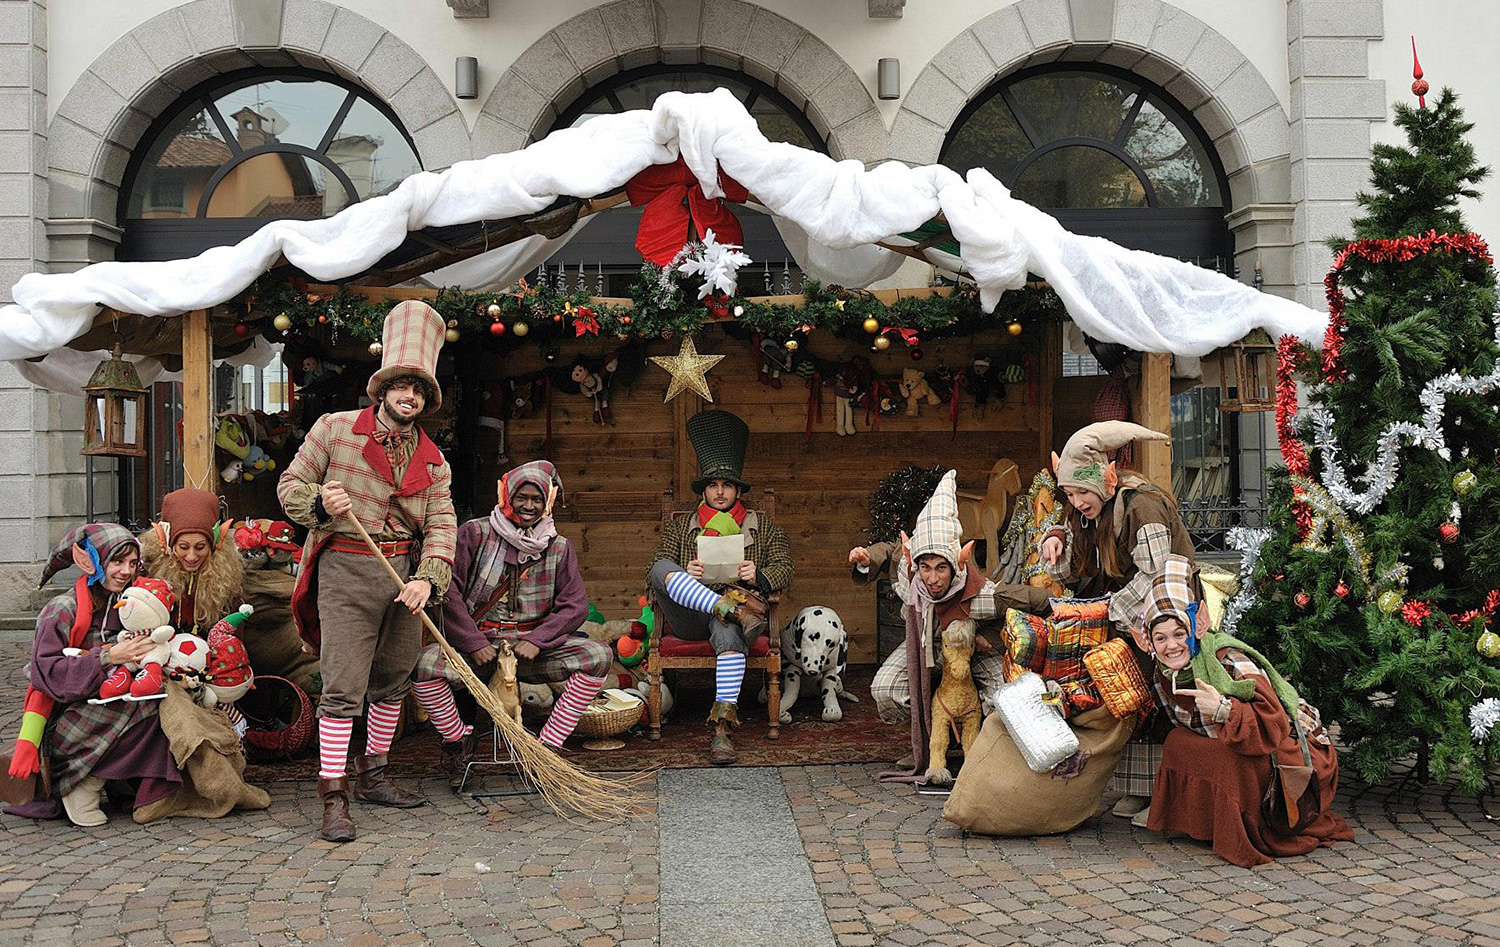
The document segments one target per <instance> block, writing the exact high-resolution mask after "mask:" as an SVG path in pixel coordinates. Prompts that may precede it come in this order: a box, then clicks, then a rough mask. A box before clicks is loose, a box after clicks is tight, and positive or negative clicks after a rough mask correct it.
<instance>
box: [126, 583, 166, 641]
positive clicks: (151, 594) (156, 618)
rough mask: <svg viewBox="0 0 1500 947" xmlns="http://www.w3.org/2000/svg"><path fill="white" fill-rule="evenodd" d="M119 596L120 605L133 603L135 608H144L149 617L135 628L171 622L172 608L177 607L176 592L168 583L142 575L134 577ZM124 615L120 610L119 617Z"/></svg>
mask: <svg viewBox="0 0 1500 947" xmlns="http://www.w3.org/2000/svg"><path fill="white" fill-rule="evenodd" d="M120 597H121V599H123V602H122V605H123V604H125V603H131V604H134V605H135V606H136V607H137V608H142V609H145V610H146V614H147V615H149V616H150V617H151V620H150V621H149V622H141V623H139V624H137V625H136V627H137V628H159V627H161V626H162V625H169V624H171V623H172V609H173V608H176V607H177V593H176V592H174V591H172V586H171V584H170V583H168V582H166V581H164V580H162V579H153V578H151V577H150V576H143V577H142V578H139V579H136V580H135V582H133V583H132V584H131V586H130V588H128V589H126V590H125V591H124V592H123V593H122V594H121V596H120ZM124 617H125V616H124V613H123V612H122V613H121V618H122V619H123V618H124Z"/></svg>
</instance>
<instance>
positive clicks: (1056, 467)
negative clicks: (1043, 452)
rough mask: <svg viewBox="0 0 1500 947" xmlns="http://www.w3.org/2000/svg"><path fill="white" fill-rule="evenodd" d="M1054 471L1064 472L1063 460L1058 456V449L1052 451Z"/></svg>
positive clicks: (1057, 472) (1056, 472)
mask: <svg viewBox="0 0 1500 947" xmlns="http://www.w3.org/2000/svg"><path fill="white" fill-rule="evenodd" d="M1052 472H1053V473H1055V474H1060V473H1062V460H1061V458H1059V457H1058V456H1057V451H1053V452H1052Z"/></svg>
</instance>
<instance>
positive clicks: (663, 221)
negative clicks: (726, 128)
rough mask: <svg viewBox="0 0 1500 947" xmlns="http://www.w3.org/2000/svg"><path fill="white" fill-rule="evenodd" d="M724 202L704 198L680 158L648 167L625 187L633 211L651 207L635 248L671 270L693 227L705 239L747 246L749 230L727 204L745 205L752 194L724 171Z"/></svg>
mask: <svg viewBox="0 0 1500 947" xmlns="http://www.w3.org/2000/svg"><path fill="white" fill-rule="evenodd" d="M719 188H720V190H722V191H723V192H724V196H723V197H722V198H714V199H712V200H710V199H709V198H707V197H705V196H704V195H703V189H702V188H701V187H699V186H698V179H697V177H695V176H694V174H693V172H692V171H690V170H688V166H687V163H686V162H684V161H683V160H682V159H681V158H678V159H677V160H676V161H674V162H672V163H671V164H658V165H653V166H652V167H649V168H647V169H646V170H644V171H642V172H641V173H640V174H637V175H636V176H635V177H633V178H631V179H630V180H629V181H627V182H626V183H625V194H626V196H628V197H629V198H630V203H631V206H633V207H639V206H641V205H642V204H645V205H646V210H645V213H643V214H642V215H641V226H640V229H639V230H637V231H636V235H635V248H636V249H637V250H639V251H641V256H642V257H643V258H644V259H645V260H647V261H648V262H651V263H655V264H657V265H658V266H666V265H667V264H669V263H671V262H672V258H673V257H674V256H676V255H677V252H678V251H679V250H681V249H682V248H683V247H684V246H686V245H687V240H688V224H689V223H691V224H692V226H693V228H694V229H695V230H696V231H697V233H698V235H699V236H700V237H701V236H702V235H703V234H705V233H707V232H708V231H710V230H712V231H713V232H714V238H715V239H717V240H718V241H719V242H720V243H732V244H734V245H736V246H743V245H744V242H745V231H744V230H743V229H742V228H741V227H740V222H739V221H738V220H737V219H735V216H734V214H733V213H732V212H731V211H730V210H729V207H728V206H727V204H726V203H725V202H726V201H733V202H734V203H736V204H743V203H745V201H746V200H747V199H749V197H750V192H749V191H747V190H745V188H744V185H742V184H740V182H738V181H736V180H735V179H734V178H732V177H730V176H729V175H727V174H725V173H724V172H723V171H722V170H720V171H719Z"/></svg>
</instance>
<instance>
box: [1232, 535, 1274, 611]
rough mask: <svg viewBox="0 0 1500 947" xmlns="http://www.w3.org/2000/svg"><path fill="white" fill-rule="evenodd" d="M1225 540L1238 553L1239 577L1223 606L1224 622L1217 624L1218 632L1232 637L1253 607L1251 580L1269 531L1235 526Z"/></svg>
mask: <svg viewBox="0 0 1500 947" xmlns="http://www.w3.org/2000/svg"><path fill="white" fill-rule="evenodd" d="M1226 538H1227V540H1228V542H1229V545H1230V547H1231V548H1233V549H1236V550H1238V551H1239V553H1240V576H1239V588H1238V589H1236V590H1235V593H1234V598H1232V599H1230V600H1229V604H1228V605H1226V606H1224V620H1223V621H1222V622H1220V623H1219V630H1220V631H1222V632H1223V633H1224V634H1226V635H1233V634H1234V631H1235V628H1237V627H1238V626H1239V623H1240V618H1241V617H1242V616H1244V614H1245V612H1247V611H1249V610H1250V608H1251V607H1252V606H1254V605H1255V584H1254V582H1252V581H1251V579H1252V578H1253V577H1254V575H1255V566H1256V564H1257V563H1258V562H1260V547H1261V546H1263V545H1265V542H1266V540H1268V539H1270V538H1271V531H1270V530H1269V529H1266V528H1264V527H1257V528H1254V529H1252V528H1250V527H1247V526H1236V527H1234V528H1233V529H1231V530H1230V531H1229V535H1228V536H1227V537H1226Z"/></svg>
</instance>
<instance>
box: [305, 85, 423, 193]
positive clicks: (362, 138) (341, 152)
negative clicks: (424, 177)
mask: <svg viewBox="0 0 1500 947" xmlns="http://www.w3.org/2000/svg"><path fill="white" fill-rule="evenodd" d="M325 154H327V155H328V159H329V160H330V161H332V162H333V163H334V164H336V165H338V166H339V167H340V168H341V169H343V172H344V173H345V174H347V175H348V176H349V180H350V181H351V182H353V184H354V190H355V192H356V193H358V194H359V198H360V200H364V199H365V198H367V197H374V196H375V195H377V194H385V193H387V192H389V191H391V190H393V189H394V188H395V187H396V185H398V184H400V183H401V182H402V181H403V180H405V179H406V177H407V176H409V175H412V174H416V173H417V172H418V171H420V170H422V163H421V162H420V161H418V160H417V153H416V152H415V151H412V149H411V145H409V144H407V143H406V137H405V136H404V135H402V134H401V132H400V130H399V129H397V128H396V126H395V124H393V123H392V122H391V120H390V119H388V118H386V117H385V114H384V113H383V112H381V111H380V109H378V108H376V107H375V105H374V103H371V102H367V101H365V100H364V99H360V100H358V101H356V102H355V103H354V105H353V107H351V108H350V109H349V114H348V115H347V116H346V117H345V118H344V121H343V122H342V123H341V124H340V125H339V130H338V134H336V135H335V136H334V138H333V141H331V142H329V144H328V151H327V152H325Z"/></svg>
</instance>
